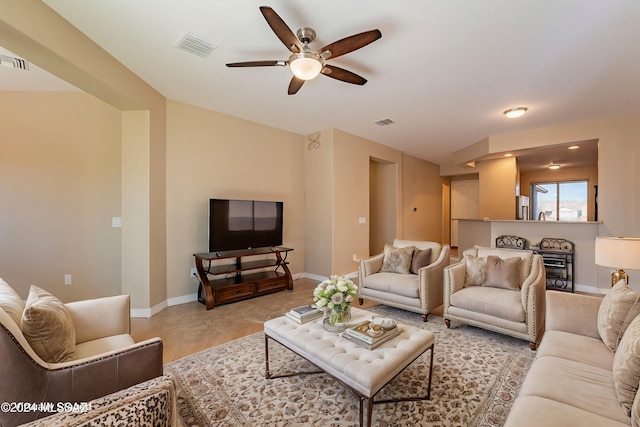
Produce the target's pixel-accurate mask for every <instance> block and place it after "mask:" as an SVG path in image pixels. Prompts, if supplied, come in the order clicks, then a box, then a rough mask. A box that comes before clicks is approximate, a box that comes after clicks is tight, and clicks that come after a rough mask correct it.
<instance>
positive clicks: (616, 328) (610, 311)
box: [597, 280, 640, 352]
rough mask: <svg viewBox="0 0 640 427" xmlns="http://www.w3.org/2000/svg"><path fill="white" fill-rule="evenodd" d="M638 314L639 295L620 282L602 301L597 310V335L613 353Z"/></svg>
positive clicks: (639, 308) (639, 306)
mask: <svg viewBox="0 0 640 427" xmlns="http://www.w3.org/2000/svg"><path fill="white" fill-rule="evenodd" d="M638 314H640V293H638V292H636V291H634V290H633V289H631V288H630V287H629V285H627V283H626V282H625V281H624V280H620V281H619V282H618V283H616V284H615V286H614V287H613V288H611V289H610V290H609V292H608V293H607V295H605V297H604V298H603V299H602V302H601V303H600V308H599V309H598V323H597V326H598V333H599V334H600V339H602V341H603V342H604V343H605V345H606V346H607V347H608V348H609V350H611V351H612V352H615V351H616V349H617V347H618V343H619V342H620V340H621V339H622V336H623V335H624V331H625V329H626V328H627V326H629V323H631V321H632V320H633V319H634V318H635V317H636V316H637V315H638Z"/></svg>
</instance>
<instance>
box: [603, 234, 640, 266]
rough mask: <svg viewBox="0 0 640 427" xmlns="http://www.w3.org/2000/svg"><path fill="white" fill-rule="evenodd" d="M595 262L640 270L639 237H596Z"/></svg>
mask: <svg viewBox="0 0 640 427" xmlns="http://www.w3.org/2000/svg"><path fill="white" fill-rule="evenodd" d="M596 264H597V265H600V266H603V267H611V268H621V269H625V268H627V269H629V270H640V238H635V237H596Z"/></svg>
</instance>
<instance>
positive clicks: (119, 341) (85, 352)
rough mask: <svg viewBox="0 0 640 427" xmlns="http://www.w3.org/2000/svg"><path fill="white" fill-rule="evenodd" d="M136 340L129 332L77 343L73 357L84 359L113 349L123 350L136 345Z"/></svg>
mask: <svg viewBox="0 0 640 427" xmlns="http://www.w3.org/2000/svg"><path fill="white" fill-rule="evenodd" d="M135 343H136V342H135V341H134V340H133V337H131V335H129V334H121V335H113V336H110V337H104V338H99V339H97V340H93V341H87V342H84V343H82V344H77V345H76V348H75V351H74V353H73V359H74V360H78V359H84V358H85V357H92V356H95V355H98V354H104V353H109V352H111V351H116V350H122V349H123V348H126V347H129V346H131V345H134V344H135Z"/></svg>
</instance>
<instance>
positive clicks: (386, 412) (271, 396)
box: [165, 306, 535, 427]
mask: <svg viewBox="0 0 640 427" xmlns="http://www.w3.org/2000/svg"><path fill="white" fill-rule="evenodd" d="M369 311H374V312H376V313H378V314H381V315H384V316H388V317H391V318H394V319H396V320H397V321H399V322H401V323H406V324H412V325H415V326H419V327H423V328H425V329H428V330H430V331H432V332H433V333H434V334H435V335H436V344H435V357H434V371H433V383H432V384H433V385H432V390H431V400H430V401H419V402H400V403H385V404H377V405H374V407H373V417H372V425H374V426H416V425H420V426H433V427H445V426H446V427H450V426H461V427H462V426H465V427H466V426H473V427H487V426H502V425H503V424H504V421H505V419H506V417H507V414H508V413H509V408H510V407H511V404H512V402H513V400H514V399H515V397H516V395H517V393H518V390H519V389H520V384H521V383H522V380H523V378H524V375H525V374H526V372H527V370H528V369H529V366H530V364H531V361H532V360H533V358H534V356H535V353H534V352H533V351H531V350H530V349H529V344H528V343H527V342H526V341H522V340H517V339H514V338H510V337H506V336H503V335H499V334H496V333H493V332H488V331H484V330H482V329H478V328H474V327H471V326H464V325H459V326H457V325H456V324H453V325H452V327H451V329H447V328H446V327H445V326H444V321H443V319H442V318H440V317H436V316H429V321H428V322H426V323H424V322H422V321H421V319H420V316H419V315H417V314H414V313H408V312H406V311H403V310H397V309H394V308H390V307H385V306H376V307H373V308H371V309H369ZM269 360H270V370H271V372H272V373H273V374H284V373H294V372H302V371H313V370H314V367H313V365H311V364H310V363H309V362H307V361H305V360H304V359H302V358H301V357H299V356H297V355H296V354H294V353H293V352H291V351H289V350H287V349H285V348H284V347H282V346H280V345H278V344H277V343H275V342H270V343H269ZM428 369H429V352H426V353H425V354H423V355H422V356H421V357H420V358H418V359H417V360H416V361H415V362H414V363H413V364H411V365H410V366H409V367H407V369H405V370H404V371H403V373H402V374H401V375H399V376H398V377H396V378H395V379H394V380H393V381H392V382H390V383H389V384H388V385H387V386H386V387H385V388H383V389H382V391H381V392H380V393H379V394H378V396H377V397H378V398H379V399H383V398H393V397H400V396H416V395H420V394H423V393H424V391H425V390H426V388H425V387H426V384H427V379H428V372H429V371H428ZM165 372H166V373H170V374H172V375H173V376H174V378H175V379H176V384H177V387H178V389H177V396H178V411H179V413H180V415H181V416H182V419H183V421H184V424H185V425H186V426H199V427H205V426H225V427H226V426H243V427H254V426H273V427H275V426H302V425H304V426H355V425H358V408H359V401H358V399H357V398H356V397H355V396H354V395H353V394H352V393H350V392H349V391H347V390H346V389H345V388H344V387H343V386H342V385H341V384H339V383H337V382H336V381H334V380H333V379H332V378H331V377H330V376H328V375H326V374H315V375H299V376H291V377H286V378H278V379H271V380H267V379H265V376H264V374H265V364H264V334H262V333H256V334H253V335H249V336H247V337H244V338H241V339H238V340H236V341H232V342H229V343H226V344H223V345H220V346H217V347H213V348H210V349H208V350H205V351H203V352H200V353H198V354H195V355H192V356H188V357H185V358H183V359H181V360H178V361H176V362H173V363H170V364H168V365H167V366H166V367H165Z"/></svg>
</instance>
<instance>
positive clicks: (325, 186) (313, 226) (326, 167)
mask: <svg viewBox="0 0 640 427" xmlns="http://www.w3.org/2000/svg"><path fill="white" fill-rule="evenodd" d="M318 137H319V139H318V142H320V147H319V148H317V149H315V150H309V149H307V146H308V144H309V142H310V141H309V139H306V140H305V143H304V150H303V151H304V194H305V197H304V224H305V231H304V233H305V270H304V271H305V272H307V273H310V274H314V275H319V276H324V277H327V276H329V275H330V274H331V269H332V267H331V262H332V259H331V245H332V236H333V129H328V130H324V131H322V132H319V133H314V134H312V135H311V136H309V138H312V139H311V140H313V139H314V138H318Z"/></svg>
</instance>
